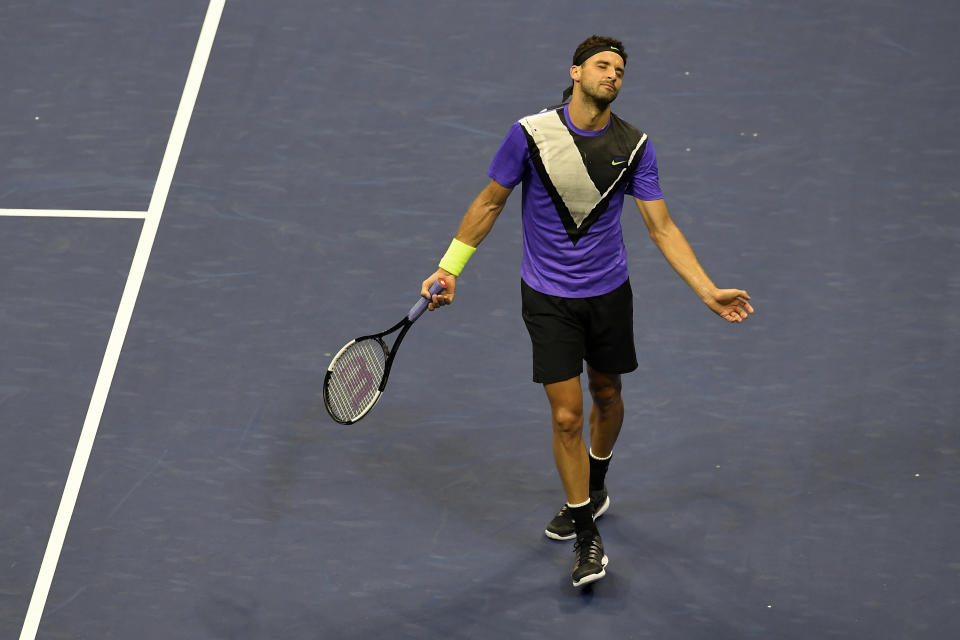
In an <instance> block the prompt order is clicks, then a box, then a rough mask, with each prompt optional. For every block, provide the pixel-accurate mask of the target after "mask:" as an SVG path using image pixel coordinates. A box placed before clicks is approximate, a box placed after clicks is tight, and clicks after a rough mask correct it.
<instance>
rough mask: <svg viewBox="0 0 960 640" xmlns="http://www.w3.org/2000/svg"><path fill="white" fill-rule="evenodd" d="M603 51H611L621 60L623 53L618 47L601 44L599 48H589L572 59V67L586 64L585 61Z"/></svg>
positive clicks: (625, 62)
mask: <svg viewBox="0 0 960 640" xmlns="http://www.w3.org/2000/svg"><path fill="white" fill-rule="evenodd" d="M603 51H613V52H614V53H615V54H617V55H618V56H620V57H621V58H622V57H623V51H621V50H620V49H619V48H618V47H614V46H612V45H609V44H601V45H599V46H596V47H591V48H589V49H587V50H586V51H584V52H583V53H581V54H580V55H578V56H577V57H576V58H574V59H573V66H575V67H579V66H580V65H582V64H583V63H584V62H586V61H587V59H589V58H592V57H593V56H595V55H597V54H598V53H602V52H603ZM623 64H624V65H626V64H627V61H626V60H624V61H623Z"/></svg>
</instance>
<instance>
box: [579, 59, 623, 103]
mask: <svg viewBox="0 0 960 640" xmlns="http://www.w3.org/2000/svg"><path fill="white" fill-rule="evenodd" d="M623 70H624V65H623V58H621V57H620V56H619V55H617V54H616V53H614V52H613V51H601V52H600V53H598V54H596V55H594V56H590V57H589V58H587V60H585V61H584V63H583V64H582V65H580V66H579V67H571V68H570V77H571V78H573V79H574V80H579V81H580V90H581V91H583V93H584V94H585V95H587V96H588V97H589V98H592V99H593V100H594V101H596V102H597V103H598V104H600V105H602V106H606V105H608V104H610V103H611V102H613V101H614V100H615V99H616V97H617V94H618V93H620V86H621V84H622V83H623Z"/></svg>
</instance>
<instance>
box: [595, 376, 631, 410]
mask: <svg viewBox="0 0 960 640" xmlns="http://www.w3.org/2000/svg"><path fill="white" fill-rule="evenodd" d="M588 387H589V389H590V397H591V398H593V403H594V404H595V405H597V406H598V407H601V408H604V407H612V406H616V405H617V404H618V403H619V402H620V391H621V389H622V388H623V385H622V384H621V382H620V376H607V375H603V376H597V377H595V378H591V379H590V383H589V385H588Z"/></svg>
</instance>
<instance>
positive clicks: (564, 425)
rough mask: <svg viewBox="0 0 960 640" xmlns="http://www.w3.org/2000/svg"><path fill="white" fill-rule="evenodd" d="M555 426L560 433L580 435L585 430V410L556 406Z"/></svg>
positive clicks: (554, 413)
mask: <svg viewBox="0 0 960 640" xmlns="http://www.w3.org/2000/svg"><path fill="white" fill-rule="evenodd" d="M553 428H554V431H557V432H558V433H560V434H565V435H569V436H573V435H576V436H578V437H579V435H580V433H581V432H582V431H583V410H582V409H578V408H576V407H555V408H554V410H553Z"/></svg>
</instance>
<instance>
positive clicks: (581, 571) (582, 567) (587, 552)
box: [571, 531, 607, 587]
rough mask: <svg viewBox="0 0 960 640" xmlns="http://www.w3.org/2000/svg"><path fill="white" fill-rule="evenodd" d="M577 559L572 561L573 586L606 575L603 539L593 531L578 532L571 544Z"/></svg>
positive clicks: (588, 582) (587, 582) (581, 584)
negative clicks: (575, 539)
mask: <svg viewBox="0 0 960 640" xmlns="http://www.w3.org/2000/svg"><path fill="white" fill-rule="evenodd" d="M573 552H574V553H576V554H577V561H576V562H574V563H573V573H572V574H571V577H572V578H573V586H575V587H582V586H583V585H585V584H590V583H591V582H596V581H597V580H599V579H600V578H602V577H604V576H605V575H607V571H606V566H607V556H606V554H605V553H604V552H603V540H601V539H600V534H599V533H596V532H595V531H592V532H588V533H583V534H580V536H579V537H578V538H577V541H576V542H575V543H574V545H573Z"/></svg>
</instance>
